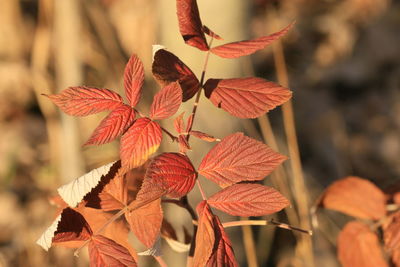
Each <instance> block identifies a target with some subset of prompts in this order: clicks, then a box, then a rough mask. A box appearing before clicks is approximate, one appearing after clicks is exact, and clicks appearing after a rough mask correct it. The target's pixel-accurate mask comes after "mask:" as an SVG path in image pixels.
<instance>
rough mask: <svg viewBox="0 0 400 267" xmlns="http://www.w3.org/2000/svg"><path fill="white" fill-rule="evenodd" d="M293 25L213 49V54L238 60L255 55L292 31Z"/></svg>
mask: <svg viewBox="0 0 400 267" xmlns="http://www.w3.org/2000/svg"><path fill="white" fill-rule="evenodd" d="M293 24H294V23H291V24H289V25H288V26H287V27H286V28H284V29H282V30H280V31H278V32H275V33H273V34H271V35H268V36H263V37H259V38H256V39H253V40H245V41H240V42H233V43H229V44H224V45H220V46H217V47H213V48H211V52H212V53H213V54H215V55H217V56H220V57H223V58H238V57H242V56H247V55H250V54H253V53H254V52H256V51H258V50H260V49H263V48H265V47H266V46H267V45H269V44H271V43H272V42H274V41H276V40H278V39H279V38H281V37H282V36H284V35H285V34H286V33H287V32H288V31H289V30H290V28H291V27H292V26H293Z"/></svg>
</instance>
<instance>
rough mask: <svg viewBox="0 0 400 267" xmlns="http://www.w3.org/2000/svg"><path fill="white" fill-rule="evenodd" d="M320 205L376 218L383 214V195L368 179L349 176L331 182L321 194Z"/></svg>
mask: <svg viewBox="0 0 400 267" xmlns="http://www.w3.org/2000/svg"><path fill="white" fill-rule="evenodd" d="M321 203H322V205H323V206H324V207H325V208H327V209H333V210H337V211H340V212H343V213H346V214H348V215H350V216H354V217H359V218H363V219H373V220H378V219H380V218H382V217H383V216H385V214H386V207H385V203H386V200H385V195H384V194H383V192H382V191H381V190H380V189H379V188H378V187H376V186H375V185H374V184H373V183H371V182H370V181H368V180H365V179H362V178H359V177H353V176H349V177H346V178H344V179H341V180H338V181H336V182H334V183H333V184H331V185H330V186H329V187H328V188H327V189H326V190H325V193H324V194H323V197H322V199H321Z"/></svg>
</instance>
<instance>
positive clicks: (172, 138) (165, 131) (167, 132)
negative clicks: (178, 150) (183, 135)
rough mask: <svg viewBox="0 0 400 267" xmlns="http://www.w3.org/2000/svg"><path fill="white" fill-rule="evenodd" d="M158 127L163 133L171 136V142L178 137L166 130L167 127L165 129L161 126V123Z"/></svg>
mask: <svg viewBox="0 0 400 267" xmlns="http://www.w3.org/2000/svg"><path fill="white" fill-rule="evenodd" d="M160 127H161V130H162V131H163V132H164V133H166V134H167V135H168V136H169V137H170V138H171V140H172V142H175V141H177V140H178V137H176V136H175V135H173V134H172V133H171V132H170V131H168V130H167V129H165V128H164V127H162V126H161V125H160Z"/></svg>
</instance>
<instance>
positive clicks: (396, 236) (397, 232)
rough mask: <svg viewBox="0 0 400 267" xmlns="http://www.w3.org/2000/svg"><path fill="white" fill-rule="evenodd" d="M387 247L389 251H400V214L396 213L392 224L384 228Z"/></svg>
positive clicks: (392, 217) (391, 220)
mask: <svg viewBox="0 0 400 267" xmlns="http://www.w3.org/2000/svg"><path fill="white" fill-rule="evenodd" d="M383 234H384V240H385V246H386V248H387V249H388V250H394V249H399V248H400V247H399V245H400V212H396V213H394V214H393V215H392V216H391V218H390V223H389V225H387V226H386V227H384V231H383Z"/></svg>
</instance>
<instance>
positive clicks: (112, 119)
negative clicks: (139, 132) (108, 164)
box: [84, 105, 136, 146]
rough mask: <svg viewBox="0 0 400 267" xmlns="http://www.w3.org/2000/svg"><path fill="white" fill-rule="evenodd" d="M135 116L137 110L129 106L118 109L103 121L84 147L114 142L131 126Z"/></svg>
mask: <svg viewBox="0 0 400 267" xmlns="http://www.w3.org/2000/svg"><path fill="white" fill-rule="evenodd" d="M135 115H136V114H135V110H133V109H132V108H131V107H129V106H127V105H121V106H119V107H117V108H116V109H114V110H113V111H112V112H111V113H110V114H109V115H108V116H107V117H105V118H104V119H103V120H102V121H101V123H100V125H99V126H98V127H97V128H96V129H95V130H94V132H93V134H92V135H91V136H90V137H89V140H88V141H87V142H86V143H85V144H84V146H87V145H102V144H106V143H109V142H111V141H113V140H114V139H115V138H117V137H118V136H120V135H122V134H123V133H124V132H125V131H126V130H127V129H128V128H129V127H130V126H131V124H132V123H133V121H134V119H135Z"/></svg>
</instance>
